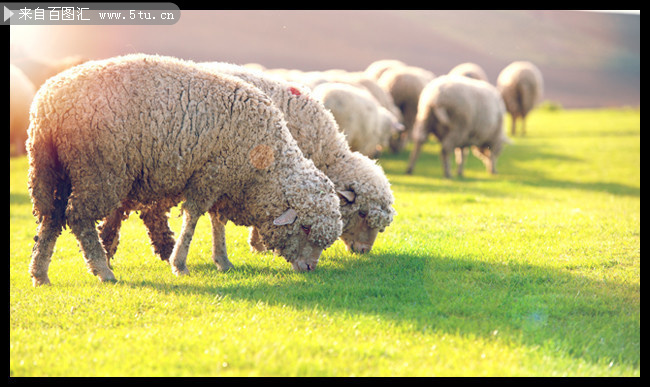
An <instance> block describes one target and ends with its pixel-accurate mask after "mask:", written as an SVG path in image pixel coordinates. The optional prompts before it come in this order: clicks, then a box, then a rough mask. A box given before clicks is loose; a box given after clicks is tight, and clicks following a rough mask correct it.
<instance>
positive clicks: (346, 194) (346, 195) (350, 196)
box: [336, 189, 357, 203]
mask: <svg viewBox="0 0 650 387" xmlns="http://www.w3.org/2000/svg"><path fill="white" fill-rule="evenodd" d="M336 193H337V194H339V196H340V197H342V198H343V199H345V200H347V202H348V203H353V202H354V199H355V198H356V197H357V196H356V195H355V193H354V191H340V190H338V189H337V190H336Z"/></svg>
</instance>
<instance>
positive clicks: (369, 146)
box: [312, 82, 403, 157]
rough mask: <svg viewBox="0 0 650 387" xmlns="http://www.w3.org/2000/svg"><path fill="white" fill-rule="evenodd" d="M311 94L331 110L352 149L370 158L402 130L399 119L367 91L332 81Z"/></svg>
mask: <svg viewBox="0 0 650 387" xmlns="http://www.w3.org/2000/svg"><path fill="white" fill-rule="evenodd" d="M312 95H313V96H314V97H315V98H317V99H319V100H320V101H322V102H323V105H324V106H325V108H327V109H329V110H330V111H331V112H332V115H333V116H334V119H335V120H336V122H337V124H338V126H339V128H340V130H341V131H342V132H343V133H345V136H346V139H347V141H348V144H349V145H350V149H352V150H353V151H358V152H360V153H362V154H364V155H366V156H368V157H375V156H376V154H377V153H378V152H379V151H381V150H382V149H384V148H386V147H387V146H388V141H389V139H390V138H391V136H392V135H394V134H395V133H398V132H400V131H402V130H403V125H402V124H401V123H399V122H398V121H397V118H396V117H395V116H394V115H393V114H392V113H390V112H389V111H388V110H387V109H386V108H384V107H383V106H381V105H379V103H378V102H377V101H376V99H375V98H374V97H373V96H372V94H370V93H369V92H367V91H366V90H362V89H360V88H358V87H354V86H352V85H348V84H344V83H337V82H333V83H323V84H321V85H318V86H317V87H316V88H314V90H313V91H312Z"/></svg>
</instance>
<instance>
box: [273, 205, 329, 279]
mask: <svg viewBox="0 0 650 387" xmlns="http://www.w3.org/2000/svg"><path fill="white" fill-rule="evenodd" d="M314 218H318V217H301V216H298V213H297V212H296V211H295V210H294V209H292V208H290V209H288V210H287V211H285V212H284V213H283V214H282V215H280V216H278V217H277V218H275V219H274V220H273V222H272V225H271V226H267V227H264V226H263V227H262V228H261V229H260V237H261V242H262V243H263V244H264V245H265V246H266V247H267V248H270V249H273V251H274V252H275V253H276V254H278V255H281V256H283V257H284V259H286V260H287V262H289V263H291V266H292V267H293V269H294V270H296V271H311V270H314V268H316V265H317V264H318V259H319V258H320V255H321V253H322V252H323V250H324V248H325V247H327V246H329V245H330V244H331V243H333V241H334V240H336V236H337V235H338V234H339V233H340V230H341V228H340V227H341V226H340V221H339V225H338V228H337V227H334V228H337V229H338V231H334V232H335V234H333V236H330V237H327V238H326V239H324V238H323V237H322V236H324V235H326V234H328V230H326V228H327V227H323V226H324V225H326V224H327V223H326V222H322V221H318V220H317V219H314ZM318 234H320V236H319V235H318ZM327 240H331V242H326V241H327Z"/></svg>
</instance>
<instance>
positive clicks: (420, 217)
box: [9, 109, 641, 376]
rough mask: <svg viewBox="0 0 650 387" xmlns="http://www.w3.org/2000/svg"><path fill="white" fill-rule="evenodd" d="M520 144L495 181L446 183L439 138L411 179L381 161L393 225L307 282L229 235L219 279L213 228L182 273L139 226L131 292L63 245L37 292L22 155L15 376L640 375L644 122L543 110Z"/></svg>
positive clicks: (507, 153) (474, 169)
mask: <svg viewBox="0 0 650 387" xmlns="http://www.w3.org/2000/svg"><path fill="white" fill-rule="evenodd" d="M506 124H507V123H506ZM507 125H508V124H507ZM506 127H508V126H506ZM513 142H514V143H513V144H512V145H510V146H508V147H506V148H505V150H504V152H503V154H502V156H501V157H500V159H499V163H498V168H499V172H500V174H499V175H496V176H491V175H489V174H487V173H486V172H485V170H484V168H483V166H482V164H481V163H480V161H478V160H477V159H476V158H475V157H474V156H469V158H468V165H467V167H466V172H465V173H466V177H465V178H463V179H458V178H456V177H454V178H453V179H451V180H447V179H444V178H442V167H441V165H440V160H439V156H438V150H439V145H438V144H437V143H436V142H435V141H430V142H429V143H427V144H426V146H425V147H424V149H423V154H422V157H421V158H420V160H419V162H418V164H417V165H416V168H415V173H414V175H413V176H407V175H404V173H403V171H404V170H405V169H406V160H407V158H408V152H407V151H405V152H403V153H401V154H398V155H386V156H384V157H382V158H381V159H380V163H381V164H382V166H383V167H384V168H385V170H386V172H387V175H388V177H389V179H390V180H391V182H392V184H393V189H394V193H395V200H396V203H395V208H396V210H397V211H398V215H397V217H396V218H395V220H394V223H393V224H392V225H391V226H390V227H388V228H387V230H386V232H385V233H383V234H380V235H379V237H378V239H377V242H376V244H375V247H374V248H373V250H372V252H371V253H370V254H368V255H364V256H359V255H353V254H351V253H348V252H347V251H346V250H345V247H344V245H343V243H342V242H341V241H337V242H336V243H335V244H334V245H333V246H332V247H331V248H329V249H328V250H326V251H325V252H324V253H323V256H322V258H321V262H320V263H319V266H318V268H317V269H316V271H314V272H311V273H302V274H301V273H296V272H293V271H292V270H291V267H290V265H289V264H287V263H286V262H285V261H284V259H282V258H281V257H276V256H273V255H272V254H258V255H254V254H251V253H249V251H248V246H247V243H246V237H247V230H246V229H245V228H243V227H236V226H233V225H232V224H231V223H229V224H228V225H227V227H226V231H227V242H228V248H229V255H230V257H231V258H230V259H231V261H232V262H233V264H234V265H235V269H234V270H231V271H230V272H228V273H220V272H218V271H217V270H216V268H215V267H214V266H213V265H212V263H211V260H210V246H211V244H210V243H211V242H210V232H209V231H210V230H209V220H208V219H207V217H204V218H202V219H201V221H200V222H199V225H198V226H197V230H196V235H195V237H194V240H193V242H192V246H191V249H190V255H189V257H188V266H189V268H190V271H191V275H190V276H188V277H183V278H177V277H175V276H174V275H172V273H171V270H170V268H169V267H168V265H166V264H164V263H162V262H160V260H158V259H157V258H156V257H155V256H154V254H153V252H152V250H151V248H150V246H149V243H148V240H147V237H146V233H145V229H144V226H143V225H142V222H141V221H140V219H139V218H138V217H137V216H136V215H132V216H131V217H130V218H129V219H128V221H126V222H125V224H124V227H123V230H122V239H121V242H120V247H119V249H118V252H117V257H116V259H115V261H114V264H113V267H114V272H115V274H116V276H117V277H118V279H119V282H118V283H117V284H101V283H99V281H98V280H97V278H95V277H94V276H92V275H91V274H90V273H88V272H87V271H86V268H85V265H84V262H83V258H82V255H81V253H80V252H79V249H78V246H77V243H76V240H75V239H74V237H73V236H72V234H71V233H70V232H69V230H65V231H64V232H63V234H62V236H61V237H60V238H59V240H58V242H57V245H56V248H55V252H54V257H53V260H52V264H51V266H50V271H49V273H50V279H51V280H52V284H53V285H52V286H45V287H40V288H33V287H32V285H31V280H30V277H29V275H28V265H29V260H30V253H31V248H32V246H33V240H32V238H33V237H34V235H35V230H36V224H35V219H34V218H33V216H32V215H31V202H30V198H29V194H28V192H27V187H26V181H27V162H26V159H25V158H19V159H11V160H10V188H9V191H10V192H9V194H10V267H9V269H10V348H9V349H10V375H11V376H222V375H223V376H226V375H227V376H241V375H244V376H258V375H259V376H276V375H278V376H352V375H354V376H560V375H568V376H580V375H586V376H640V363H641V332H640V286H641V285H640V222H641V215H640V191H641V188H640V111H639V110H638V109H635V110H632V109H629V110H626V109H621V110H614V109H603V110H559V111H546V110H537V111H534V112H533V113H532V114H531V115H530V116H529V124H528V135H527V136H526V137H516V138H514V139H513ZM409 149H410V148H409ZM407 150H408V149H407ZM178 215H179V211H178V210H177V209H174V211H173V213H172V218H171V225H172V228H173V229H174V230H176V232H178V230H179V229H180V224H181V219H180V218H179V217H178Z"/></svg>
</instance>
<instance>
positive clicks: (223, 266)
mask: <svg viewBox="0 0 650 387" xmlns="http://www.w3.org/2000/svg"><path fill="white" fill-rule="evenodd" d="M214 264H215V265H216V266H217V269H218V270H219V271H228V270H230V269H232V268H233V264H232V263H230V261H229V260H228V258H226V259H225V260H219V261H216V260H215V261H214Z"/></svg>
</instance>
